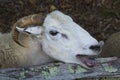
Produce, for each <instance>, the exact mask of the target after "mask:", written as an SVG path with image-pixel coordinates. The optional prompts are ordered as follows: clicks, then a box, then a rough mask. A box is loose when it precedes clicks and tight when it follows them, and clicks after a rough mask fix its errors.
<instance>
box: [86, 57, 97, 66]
mask: <svg viewBox="0 0 120 80" xmlns="http://www.w3.org/2000/svg"><path fill="white" fill-rule="evenodd" d="M96 63H97V62H96V61H95V60H94V59H89V58H88V59H86V60H85V64H86V65H87V66H89V67H94V66H95V65H96Z"/></svg>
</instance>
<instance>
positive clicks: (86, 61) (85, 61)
mask: <svg viewBox="0 0 120 80" xmlns="http://www.w3.org/2000/svg"><path fill="white" fill-rule="evenodd" d="M76 57H77V58H78V59H79V60H80V61H81V62H82V63H83V64H85V65H86V66H88V67H94V66H95V65H96V64H97V61H96V60H95V58H94V57H89V56H86V55H77V56H76Z"/></svg>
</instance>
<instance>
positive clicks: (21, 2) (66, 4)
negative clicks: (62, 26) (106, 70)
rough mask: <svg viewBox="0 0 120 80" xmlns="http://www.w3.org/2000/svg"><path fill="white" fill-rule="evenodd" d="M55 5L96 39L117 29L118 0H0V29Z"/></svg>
mask: <svg viewBox="0 0 120 80" xmlns="http://www.w3.org/2000/svg"><path fill="white" fill-rule="evenodd" d="M54 8H56V9H58V10H60V11H62V12H64V13H65V14H67V15H69V16H71V17H72V18H73V20H74V21H75V22H77V23H78V24H79V25H81V26H82V27H83V28H84V29H86V30H87V31H88V32H89V33H90V34H91V35H92V36H94V37H95V38H97V39H98V40H106V39H107V38H108V37H109V36H110V35H111V34H113V33H115V32H118V31H120V27H119V26H120V0H0V32H3V33H6V32H9V31H10V30H11V28H12V25H13V24H14V23H15V22H16V21H17V20H18V19H19V18H21V17H23V16H26V15H30V14H35V13H48V12H49V11H51V10H52V9H54Z"/></svg>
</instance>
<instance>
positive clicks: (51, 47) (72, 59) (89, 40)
mask: <svg viewBox="0 0 120 80" xmlns="http://www.w3.org/2000/svg"><path fill="white" fill-rule="evenodd" d="M43 26H44V27H45V30H44V34H43V42H42V46H43V50H44V51H45V52H46V54H48V55H49V56H51V57H52V58H54V59H57V60H60V61H63V62H67V63H77V64H81V65H82V66H84V67H90V66H93V65H94V64H95V61H93V60H92V59H89V58H88V57H87V56H92V55H98V54H99V53H100V51H101V46H102V42H98V41H97V40H96V39H95V38H93V37H92V36H91V35H90V34H89V33H88V32H87V31H85V30H84V29H83V28H82V27H80V26H79V25H78V24H76V23H75V22H74V21H73V20H72V19H71V17H69V16H67V15H65V14H63V13H61V12H59V11H54V12H52V13H50V14H48V15H47V17H46V18H45V21H44V24H43Z"/></svg>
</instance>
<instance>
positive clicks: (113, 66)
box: [0, 58, 120, 80]
mask: <svg viewBox="0 0 120 80" xmlns="http://www.w3.org/2000/svg"><path fill="white" fill-rule="evenodd" d="M98 60H99V61H101V62H104V59H102V58H100V59H98ZM105 76H108V77H109V76H110V77H120V59H117V60H114V61H110V62H107V63H99V64H98V65H97V66H96V67H94V68H93V69H91V70H87V69H84V68H82V67H81V66H80V65H76V64H64V63H49V64H46V65H41V66H34V67H27V68H12V69H1V70H0V80H17V79H25V80H34V79H35V80H36V79H40V80H46V79H47V80H48V79H49V80H72V79H80V78H99V77H105Z"/></svg>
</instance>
